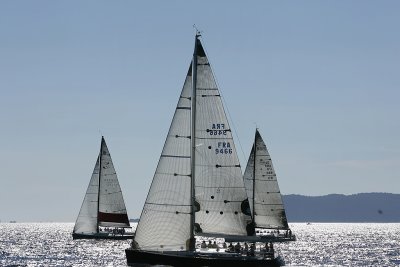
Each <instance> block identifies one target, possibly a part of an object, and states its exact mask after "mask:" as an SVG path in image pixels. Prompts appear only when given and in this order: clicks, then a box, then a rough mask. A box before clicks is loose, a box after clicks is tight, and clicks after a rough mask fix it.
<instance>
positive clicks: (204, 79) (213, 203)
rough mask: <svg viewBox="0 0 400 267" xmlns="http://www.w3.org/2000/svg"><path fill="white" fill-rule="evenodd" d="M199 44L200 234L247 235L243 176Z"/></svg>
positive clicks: (197, 158)
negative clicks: (243, 208) (243, 209)
mask: <svg viewBox="0 0 400 267" xmlns="http://www.w3.org/2000/svg"><path fill="white" fill-rule="evenodd" d="M196 42H197V55H196V56H197V68H196V69H197V83H196V99H197V100H196V132H195V133H194V138H195V142H196V155H195V199H196V202H197V203H198V204H199V208H200V210H199V211H197V212H196V213H195V221H196V227H195V229H196V230H197V231H198V232H202V233H205V234H207V233H209V234H210V233H218V234H226V235H246V219H249V218H248V217H247V216H246V215H244V214H243V212H242V210H241V207H242V202H243V201H244V200H246V199H247V196H246V191H245V188H244V186H243V180H242V172H241V168H240V163H239V159H238V156H237V152H236V148H235V144H234V142H233V137H232V131H231V128H230V126H229V123H228V119H227V117H226V114H225V111H224V108H223V104H222V99H221V95H220V92H219V90H218V87H217V84H216V82H215V79H214V75H213V73H212V70H211V67H210V63H209V61H208V59H207V56H206V54H205V52H204V49H203V47H202V44H201V42H200V40H199V39H196Z"/></svg>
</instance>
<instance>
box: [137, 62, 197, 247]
mask: <svg viewBox="0 0 400 267" xmlns="http://www.w3.org/2000/svg"><path fill="white" fill-rule="evenodd" d="M191 89H192V67H191V65H190V67H189V71H188V73H187V75H186V79H185V82H184V85H183V88H182V92H181V94H180V97H179V101H178V104H177V107H176V109H175V114H174V116H173V119H172V123H171V126H170V128H169V131H168V135H167V138H166V140H165V144H164V148H163V150H162V153H161V156H160V159H159V161H158V165H157V168H156V171H155V174H154V177H153V181H152V184H151V186H150V190H149V193H148V195H147V198H146V202H145V204H144V207H143V210H142V214H141V216H140V220H139V223H138V226H137V228H136V233H135V242H136V243H137V245H138V246H139V247H140V248H141V249H146V250H188V240H189V238H190V218H191V216H190V207H191V199H190V140H191V137H190V127H191V119H190V117H191V100H190V99H191Z"/></svg>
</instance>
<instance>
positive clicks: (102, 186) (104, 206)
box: [72, 136, 133, 239]
mask: <svg viewBox="0 0 400 267" xmlns="http://www.w3.org/2000/svg"><path fill="white" fill-rule="evenodd" d="M127 228H130V224H129V219H128V215H127V212H126V207H125V203H124V199H123V197H122V191H121V187H120V185H119V182H118V178H117V174H116V172H115V169H114V165H113V162H112V160H111V155H110V152H109V150H108V148H107V144H106V141H105V140H104V137H103V136H102V137H101V145H100V152H99V156H98V157H97V161H96V165H95V167H94V170H93V174H92V178H91V179H90V182H89V186H88V188H87V190H86V194H85V198H84V199H83V203H82V206H81V209H80V211H79V215H78V218H77V219H76V222H75V227H74V230H73V232H72V237H73V239H132V238H133V233H132V232H129V231H125V229H127Z"/></svg>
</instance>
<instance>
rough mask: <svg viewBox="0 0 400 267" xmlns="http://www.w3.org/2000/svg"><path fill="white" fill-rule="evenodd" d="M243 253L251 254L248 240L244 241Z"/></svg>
mask: <svg viewBox="0 0 400 267" xmlns="http://www.w3.org/2000/svg"><path fill="white" fill-rule="evenodd" d="M243 253H244V254H246V255H247V256H248V255H249V245H247V243H246V242H245V243H244V249H243Z"/></svg>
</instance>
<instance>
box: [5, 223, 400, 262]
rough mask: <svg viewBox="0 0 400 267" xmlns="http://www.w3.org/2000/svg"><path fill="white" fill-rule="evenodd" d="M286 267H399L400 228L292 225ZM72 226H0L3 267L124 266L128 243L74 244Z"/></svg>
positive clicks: (279, 247)
mask: <svg viewBox="0 0 400 267" xmlns="http://www.w3.org/2000/svg"><path fill="white" fill-rule="evenodd" d="M290 226H291V228H292V230H293V232H294V233H295V234H296V236H297V241H296V242H290V243H285V244H276V245H275V250H276V251H277V252H278V253H279V254H280V255H281V256H283V257H284V259H285V261H286V266H400V224H382V223H380V224H371V223H358V224H350V223H312V224H310V225H307V224H305V223H293V224H290ZM72 229H73V223H0V266H29V267H30V266H126V260H125V254H124V249H125V248H127V247H129V241H126V240H125V241H112V240H104V241H100V240H77V241H74V240H72V237H71V232H72Z"/></svg>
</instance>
